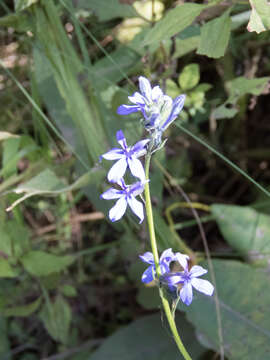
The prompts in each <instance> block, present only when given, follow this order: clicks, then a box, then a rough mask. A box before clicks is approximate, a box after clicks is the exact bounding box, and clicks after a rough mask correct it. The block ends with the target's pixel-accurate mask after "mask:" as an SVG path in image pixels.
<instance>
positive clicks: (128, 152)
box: [101, 130, 150, 182]
mask: <svg viewBox="0 0 270 360" xmlns="http://www.w3.org/2000/svg"><path fill="white" fill-rule="evenodd" d="M116 139H117V141H118V143H119V144H120V145H121V147H122V149H119V148H114V149H111V150H110V151H108V152H106V153H105V154H103V155H101V157H103V158H104V159H106V160H118V161H117V162H116V163H115V164H114V165H113V166H112V167H111V169H110V170H109V172H108V175H107V178H108V180H109V181H110V182H118V181H119V180H120V179H121V178H122V177H123V176H124V174H125V172H126V169H127V167H129V169H130V171H131V173H132V175H133V176H135V177H137V178H139V179H140V180H141V181H144V180H145V172H144V168H143V166H142V163H141V162H140V160H138V157H141V156H143V155H145V154H146V148H145V146H146V145H147V143H148V142H149V141H150V140H149V139H146V140H141V141H138V142H137V143H136V144H135V145H134V146H131V147H128V146H127V141H126V138H125V136H124V133H123V131H122V130H119V131H117V133H116Z"/></svg>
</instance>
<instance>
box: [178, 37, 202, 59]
mask: <svg viewBox="0 0 270 360" xmlns="http://www.w3.org/2000/svg"><path fill="white" fill-rule="evenodd" d="M199 43H200V36H199V35H196V36H192V37H190V38H187V39H176V45H175V52H174V54H173V59H176V58H179V57H182V56H184V55H186V54H188V53H189V52H191V51H193V50H195V49H197V47H198V46H199Z"/></svg>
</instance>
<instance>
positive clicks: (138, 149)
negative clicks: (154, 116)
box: [131, 139, 150, 158]
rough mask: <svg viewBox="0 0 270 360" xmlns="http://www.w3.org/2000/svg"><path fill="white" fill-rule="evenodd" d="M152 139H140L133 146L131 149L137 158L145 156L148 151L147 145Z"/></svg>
mask: <svg viewBox="0 0 270 360" xmlns="http://www.w3.org/2000/svg"><path fill="white" fill-rule="evenodd" d="M149 141H150V139H145V140H140V141H138V142H137V143H136V144H135V145H134V146H132V148H131V151H132V152H133V154H134V156H136V157H137V158H138V157H140V156H143V155H144V154H145V153H146V149H145V146H146V145H147V144H148V143H149Z"/></svg>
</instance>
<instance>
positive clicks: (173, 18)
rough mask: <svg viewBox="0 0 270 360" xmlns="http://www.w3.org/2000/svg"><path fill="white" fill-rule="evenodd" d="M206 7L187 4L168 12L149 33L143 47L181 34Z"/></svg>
mask: <svg viewBox="0 0 270 360" xmlns="http://www.w3.org/2000/svg"><path fill="white" fill-rule="evenodd" d="M206 7H207V6H206V5H200V4H191V3H185V4H183V5H179V6H177V7H176V8H174V9H172V10H170V11H168V13H167V14H166V15H165V16H164V17H163V18H162V19H161V20H159V21H158V22H157V23H156V24H155V26H154V27H153V28H152V29H151V30H150V31H149V32H148V33H147V35H146V37H145V39H144V42H143V44H142V45H143V46H144V45H149V44H151V43H153V42H157V41H162V40H165V39H168V38H170V37H171V36H173V35H175V34H177V33H179V32H180V31H182V30H184V29H185V28H186V27H187V26H189V25H190V24H191V23H192V22H193V21H194V20H195V18H196V17H197V16H198V15H199V14H200V13H201V12H202V11H203V10H204V9H205V8H206Z"/></svg>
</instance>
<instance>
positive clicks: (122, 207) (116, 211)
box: [109, 196, 127, 222]
mask: <svg viewBox="0 0 270 360" xmlns="http://www.w3.org/2000/svg"><path fill="white" fill-rule="evenodd" d="M126 209H127V201H126V198H125V197H124V196H123V197H121V198H120V199H119V200H117V201H116V203H115V205H114V206H113V207H112V208H111V210H110V211H109V218H110V220H111V221H112V222H115V221H117V220H120V219H121V217H122V216H123V215H124V213H125V211H126Z"/></svg>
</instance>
